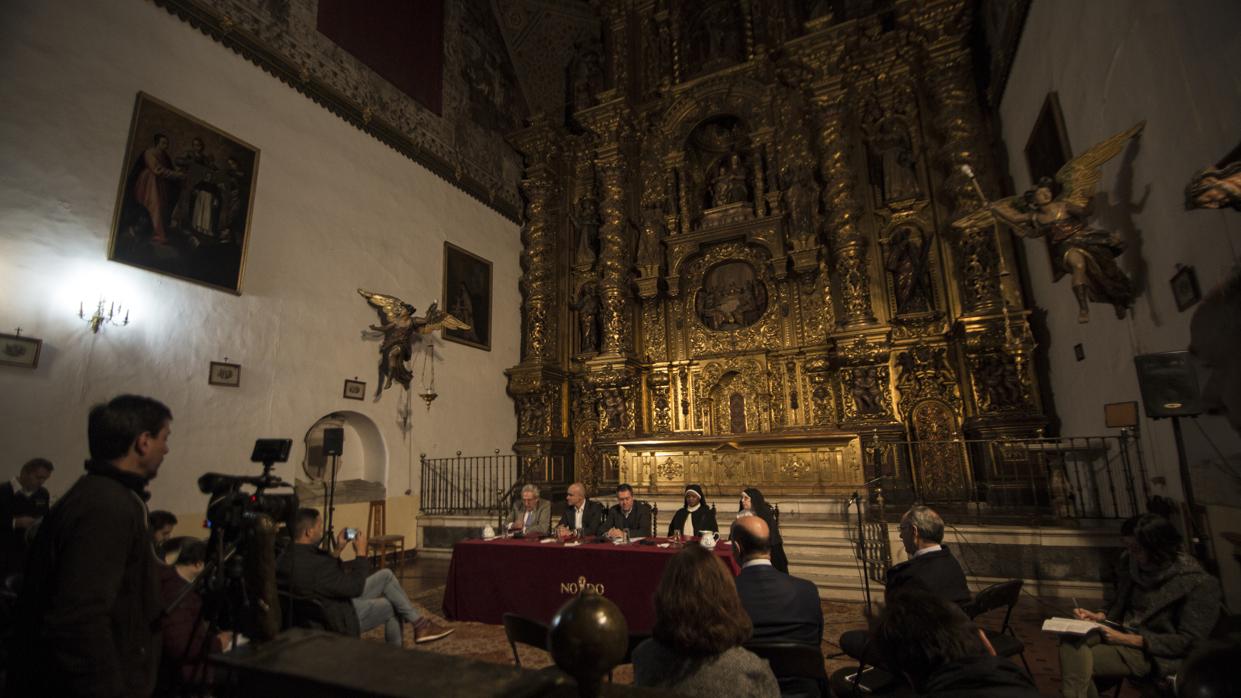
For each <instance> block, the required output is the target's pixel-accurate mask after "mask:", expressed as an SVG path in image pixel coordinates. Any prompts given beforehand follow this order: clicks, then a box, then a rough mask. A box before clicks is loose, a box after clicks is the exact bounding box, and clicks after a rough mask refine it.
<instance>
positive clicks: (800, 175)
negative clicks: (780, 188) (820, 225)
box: [782, 167, 817, 240]
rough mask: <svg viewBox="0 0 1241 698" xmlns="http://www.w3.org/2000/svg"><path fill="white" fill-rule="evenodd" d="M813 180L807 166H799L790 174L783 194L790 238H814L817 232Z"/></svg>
mask: <svg viewBox="0 0 1241 698" xmlns="http://www.w3.org/2000/svg"><path fill="white" fill-rule="evenodd" d="M812 182H813V180H812V178H811V175H810V172H809V171H808V170H807V169H805V168H801V167H799V168H797V169H795V170H793V171H792V173H791V174H790V175H789V176H788V182H787V184H786V185H785V187H784V192H783V194H782V196H783V198H784V208H785V210H787V211H788V216H789V238H790V239H793V240H804V239H806V238H813V237H814V235H815V233H816V232H817V231H816V230H815V225H814V209H815V199H816V197H815V195H814V189H813V187H812V186H811V184H812Z"/></svg>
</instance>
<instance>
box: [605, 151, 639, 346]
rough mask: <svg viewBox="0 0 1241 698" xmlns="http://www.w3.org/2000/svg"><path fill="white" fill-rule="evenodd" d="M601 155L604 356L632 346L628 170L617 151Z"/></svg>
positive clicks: (631, 262) (631, 263)
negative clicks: (627, 209) (626, 202)
mask: <svg viewBox="0 0 1241 698" xmlns="http://www.w3.org/2000/svg"><path fill="white" fill-rule="evenodd" d="M609 150H612V151H613V152H611V153H609V154H607V155H601V156H600V159H599V180H600V189H601V190H602V191H601V193H602V196H603V202H602V205H601V207H600V213H601V214H602V219H603V224H602V225H601V226H600V228H599V294H600V304H601V306H602V307H601V310H602V316H601V317H602V332H601V334H602V342H601V351H602V353H604V354H611V355H616V354H627V353H628V352H629V350H630V348H631V346H630V345H631V343H632V335H633V332H632V328H631V327H630V325H631V324H632V322H631V320H630V317H629V316H630V311H629V295H630V294H629V275H628V273H629V269H630V267H632V266H633V260H631V259H630V258H629V245H628V244H626V242H627V240H628V239H629V230H628V227H629V219H628V216H626V215H625V180H626V177H625V175H626V167H625V164H624V162H623V161H622V159H621V157H620V154H619V152H615V151H617V150H618V149H617V148H615V147H612V148H609Z"/></svg>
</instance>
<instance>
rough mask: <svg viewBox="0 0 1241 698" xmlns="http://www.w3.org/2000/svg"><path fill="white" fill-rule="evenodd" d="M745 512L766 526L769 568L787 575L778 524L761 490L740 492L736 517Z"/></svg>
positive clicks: (787, 567) (786, 559)
mask: <svg viewBox="0 0 1241 698" xmlns="http://www.w3.org/2000/svg"><path fill="white" fill-rule="evenodd" d="M747 512H748V514H753V515H754V516H757V517H758V518H760V519H762V520H763V522H764V523H766V524H767V530H769V531H771V566H772V567H774V568H776V569H778V570H780V571H781V572H783V573H785V574H788V573H789V559H788V557H786V556H785V554H784V539H783V538H781V537H780V524H779V523H778V522H777V521H776V510H775V509H772V508H771V505H770V504H768V503H767V499H766V498H765V497H763V492H762V490H760V489H758V488H757V487H747V488H745V489H744V490H741V508H740V509H738V510H737V516H745V515H747Z"/></svg>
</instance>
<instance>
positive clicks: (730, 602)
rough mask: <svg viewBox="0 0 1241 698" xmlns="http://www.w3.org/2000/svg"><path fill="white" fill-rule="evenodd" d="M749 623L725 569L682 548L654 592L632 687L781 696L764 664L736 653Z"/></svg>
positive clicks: (702, 553) (707, 555) (706, 554)
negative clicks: (652, 621) (650, 618)
mask: <svg viewBox="0 0 1241 698" xmlns="http://www.w3.org/2000/svg"><path fill="white" fill-rule="evenodd" d="M750 628H751V626H750V618H749V616H747V615H746V613H745V609H743V608H742V607H741V600H740V599H739V598H738V596H737V588H736V587H735V586H734V585H733V579H732V575H731V574H729V572H728V569H727V568H726V567H725V566H724V562H723V561H722V560H720V559H718V558H716V556H715V555H714V554H713V553H711V551H709V550H706V549H705V548H703V547H702V546H699V545H690V546H686V547H685V549H684V550H682V551H681V552H680V553H677V555H676V556H675V557H673V558H672V560H671V561H669V562H668V566H667V567H666V568H664V574H663V577H662V578H661V579H660V580H659V588H658V589H656V591H655V627H654V628H652V630H651V639H649V640H646V641H645V642H643V643H642V644H640V645H638V646H637V647H636V648H635V649H634V651H633V681H634V684H636V685H638V686H649V687H654V688H665V689H668V690H669V691H672V692H674V693H677V694H678V695H685V696H704V697H706V696H711V697H712V698H714V697H715V696H754V697H761V696H765V697H768V698H775V696H778V695H780V687H779V685H778V684H777V683H776V677H775V675H773V674H772V673H771V667H770V666H768V664H767V662H765V661H763V660H762V659H759V658H758V657H757V656H755V655H754V654H753V653H752V652H750V651H748V650H746V649H744V648H742V647H741V643H743V642H745V641H746V640H747V639H749V637H750Z"/></svg>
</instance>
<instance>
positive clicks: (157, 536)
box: [147, 509, 177, 555]
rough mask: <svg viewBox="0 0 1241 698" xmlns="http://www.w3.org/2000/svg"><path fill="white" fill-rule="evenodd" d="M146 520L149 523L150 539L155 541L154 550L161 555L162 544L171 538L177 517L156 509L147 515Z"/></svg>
mask: <svg viewBox="0 0 1241 698" xmlns="http://www.w3.org/2000/svg"><path fill="white" fill-rule="evenodd" d="M147 519H148V520H149V521H150V522H151V539H152V540H154V541H155V550H156V551H157V552H159V553H160V554H161V555H162V554H163V550H164V543H167V542H168V539H169V538H172V529H174V528H176V527H177V517H176V516H174V515H173V513H172V512H171V511H164V510H162V509H156V510H155V511H153V512H151V513H150V514H148V515H147Z"/></svg>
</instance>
